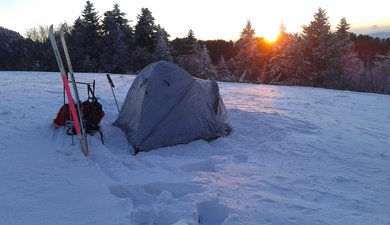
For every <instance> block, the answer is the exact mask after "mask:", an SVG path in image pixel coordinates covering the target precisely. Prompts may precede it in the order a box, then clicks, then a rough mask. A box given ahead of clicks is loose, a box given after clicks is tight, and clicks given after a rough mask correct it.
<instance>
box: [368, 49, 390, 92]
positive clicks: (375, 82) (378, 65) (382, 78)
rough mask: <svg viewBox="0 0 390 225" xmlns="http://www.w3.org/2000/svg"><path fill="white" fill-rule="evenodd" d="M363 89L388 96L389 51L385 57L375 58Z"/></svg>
mask: <svg viewBox="0 0 390 225" xmlns="http://www.w3.org/2000/svg"><path fill="white" fill-rule="evenodd" d="M364 89H365V90H370V89H371V90H370V91H373V92H376V93H384V94H390V51H389V52H387V54H385V55H379V56H377V59H376V61H375V62H374V66H373V68H372V69H371V71H370V74H369V77H368V79H367V82H366V83H365V86H364Z"/></svg>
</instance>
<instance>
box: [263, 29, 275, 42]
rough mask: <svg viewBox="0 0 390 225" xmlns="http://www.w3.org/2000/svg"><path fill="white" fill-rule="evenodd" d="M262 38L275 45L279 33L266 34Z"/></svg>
mask: <svg viewBox="0 0 390 225" xmlns="http://www.w3.org/2000/svg"><path fill="white" fill-rule="evenodd" d="M261 36H262V37H263V38H264V39H265V40H266V41H267V42H269V43H273V42H276V41H277V40H278V37H279V32H273V31H269V32H264V33H263V34H262V35H261Z"/></svg>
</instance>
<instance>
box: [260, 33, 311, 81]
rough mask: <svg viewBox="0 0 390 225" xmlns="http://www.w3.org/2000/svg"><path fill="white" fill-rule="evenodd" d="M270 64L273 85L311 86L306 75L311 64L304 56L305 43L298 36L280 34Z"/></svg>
mask: <svg viewBox="0 0 390 225" xmlns="http://www.w3.org/2000/svg"><path fill="white" fill-rule="evenodd" d="M276 46H277V47H276V48H275V49H274V55H273V57H272V58H271V59H270V63H269V71H268V73H269V75H270V83H271V84H287V85H310V83H308V82H307V80H306V79H304V76H305V74H306V73H307V71H308V69H309V65H310V63H309V62H307V61H305V59H304V56H303V43H302V41H301V39H300V37H299V35H298V34H287V33H282V32H281V34H280V36H279V38H278V41H277V42H276Z"/></svg>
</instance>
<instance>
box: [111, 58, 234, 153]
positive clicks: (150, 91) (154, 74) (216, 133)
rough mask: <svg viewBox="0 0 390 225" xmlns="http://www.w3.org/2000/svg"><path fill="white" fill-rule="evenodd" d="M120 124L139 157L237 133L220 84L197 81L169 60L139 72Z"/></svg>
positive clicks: (128, 96) (118, 122)
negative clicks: (152, 150) (165, 148)
mask: <svg viewBox="0 0 390 225" xmlns="http://www.w3.org/2000/svg"><path fill="white" fill-rule="evenodd" d="M114 125H116V126H118V127H120V128H121V129H122V130H123V131H124V132H125V133H126V136H127V140H128V141H129V143H130V144H131V145H132V147H133V148H134V149H135V153H137V152H139V151H147V150H151V149H155V148H160V147H164V146H170V145H175V144H184V143H189V142H191V141H193V140H197V139H206V140H208V139H214V138H217V137H220V136H225V135H227V134H228V133H229V132H230V131H231V130H232V126H231V124H230V121H229V118H228V116H227V112H226V109H225V105H224V104H223V101H222V98H221V96H220V94H219V88H218V84H217V82H215V81H212V80H201V79H196V78H193V77H192V76H191V75H190V74H189V73H188V72H186V71H185V70H184V69H182V68H181V67H179V66H177V65H175V64H173V63H169V62H165V61H160V62H156V63H153V64H150V65H148V66H147V67H145V68H144V69H143V70H142V71H141V72H140V73H139V74H138V76H137V77H136V79H135V80H134V82H133V84H132V85H131V87H130V90H129V92H128V93H127V96H126V98H125V101H124V103H123V105H122V108H121V110H120V113H119V116H118V118H117V119H116V121H115V122H114Z"/></svg>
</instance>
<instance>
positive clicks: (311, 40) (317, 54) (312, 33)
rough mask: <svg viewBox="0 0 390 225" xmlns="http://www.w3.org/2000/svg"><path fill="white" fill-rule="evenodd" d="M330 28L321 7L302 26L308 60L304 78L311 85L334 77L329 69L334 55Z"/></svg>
mask: <svg viewBox="0 0 390 225" xmlns="http://www.w3.org/2000/svg"><path fill="white" fill-rule="evenodd" d="M330 28H331V27H330V23H329V18H328V16H327V14H326V11H325V10H323V9H322V8H319V9H318V11H317V12H316V13H315V14H314V20H313V21H311V22H310V24H309V25H307V26H303V34H302V38H303V46H304V57H305V60H307V61H308V62H310V70H309V71H308V74H306V77H305V79H309V80H310V81H312V82H313V85H317V86H324V85H326V83H328V82H329V81H330V80H334V79H335V77H334V75H335V74H333V73H332V72H333V71H332V70H331V68H334V66H333V65H332V63H333V62H334V60H335V59H334V58H335V55H334V51H333V48H332V47H333V42H332V41H333V35H332V32H331V30H330ZM336 79H337V78H336Z"/></svg>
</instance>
